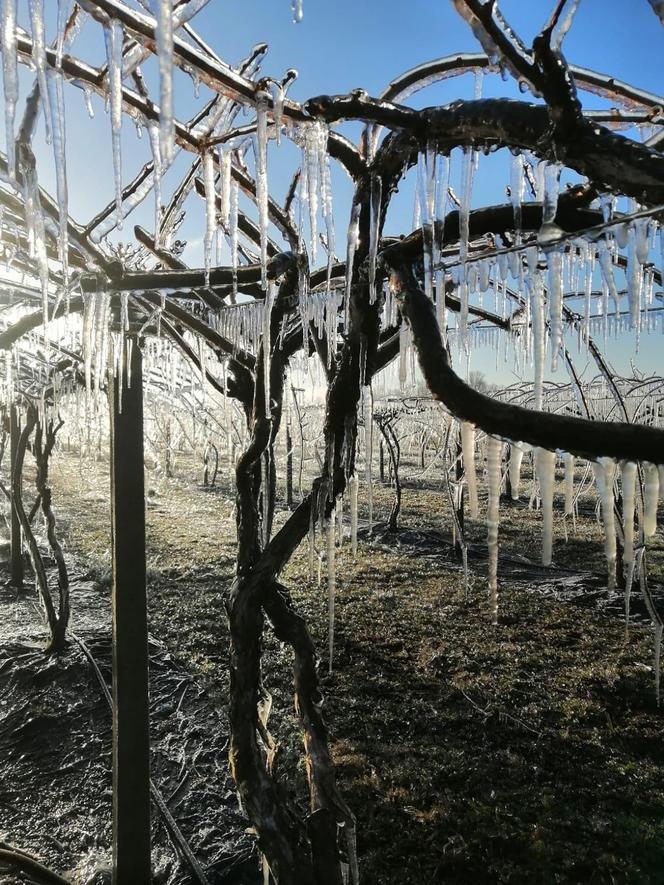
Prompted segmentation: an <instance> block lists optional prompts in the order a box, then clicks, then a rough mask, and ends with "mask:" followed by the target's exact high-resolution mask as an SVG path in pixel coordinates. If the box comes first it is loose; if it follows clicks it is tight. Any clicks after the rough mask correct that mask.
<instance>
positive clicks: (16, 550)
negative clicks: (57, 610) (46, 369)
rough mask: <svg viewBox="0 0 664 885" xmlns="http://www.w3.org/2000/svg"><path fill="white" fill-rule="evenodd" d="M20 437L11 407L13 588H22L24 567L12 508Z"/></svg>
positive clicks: (15, 409)
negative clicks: (15, 466)
mask: <svg viewBox="0 0 664 885" xmlns="http://www.w3.org/2000/svg"><path fill="white" fill-rule="evenodd" d="M20 435H21V416H20V413H19V409H18V406H17V405H15V404H14V405H13V406H12V407H11V409H10V412H9V459H10V471H11V482H10V488H11V500H12V508H11V509H12V522H11V539H10V546H11V581H12V584H13V585H14V586H15V587H22V586H23V577H24V566H23V543H22V539H21V522H20V520H19V518H18V513H17V512H16V508H15V507H14V498H15V497H16V496H17V495H20V494H21V483H20V482H19V483H16V485H15V484H14V465H15V464H16V451H17V449H18V440H19V437H20Z"/></svg>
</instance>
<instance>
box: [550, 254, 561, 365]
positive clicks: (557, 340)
mask: <svg viewBox="0 0 664 885" xmlns="http://www.w3.org/2000/svg"><path fill="white" fill-rule="evenodd" d="M547 264H548V267H549V320H550V323H551V368H552V370H553V371H554V372H555V370H556V368H557V367H558V353H559V352H560V346H561V344H562V340H563V326H562V317H563V256H562V253H561V252H560V251H559V250H558V249H556V248H553V249H551V250H550V251H549V252H548V254H547Z"/></svg>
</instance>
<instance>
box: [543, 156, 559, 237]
mask: <svg viewBox="0 0 664 885" xmlns="http://www.w3.org/2000/svg"><path fill="white" fill-rule="evenodd" d="M543 162H544V163H545V166H544V203H543V206H542V227H543V228H544V235H545V238H546V237H547V235H548V231H549V228H550V225H553V224H555V220H556V213H557V212H558V196H559V194H560V166H559V165H558V163H547V162H546V161H543Z"/></svg>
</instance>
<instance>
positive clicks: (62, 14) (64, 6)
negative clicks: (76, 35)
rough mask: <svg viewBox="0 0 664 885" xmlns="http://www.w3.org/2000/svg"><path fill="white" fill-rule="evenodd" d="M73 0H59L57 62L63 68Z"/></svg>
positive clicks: (56, 43)
mask: <svg viewBox="0 0 664 885" xmlns="http://www.w3.org/2000/svg"><path fill="white" fill-rule="evenodd" d="M70 7H71V0H58V35H57V39H56V41H55V64H56V67H58V68H62V55H63V53H64V49H65V35H66V31H67V22H68V20H69V9H70Z"/></svg>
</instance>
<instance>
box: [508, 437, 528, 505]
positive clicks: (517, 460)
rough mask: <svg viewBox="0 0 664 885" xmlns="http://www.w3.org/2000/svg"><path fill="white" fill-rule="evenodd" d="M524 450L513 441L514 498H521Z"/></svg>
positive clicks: (511, 463) (512, 474) (511, 453)
mask: <svg viewBox="0 0 664 885" xmlns="http://www.w3.org/2000/svg"><path fill="white" fill-rule="evenodd" d="M524 454H525V453H524V450H523V448H522V447H521V446H520V445H519V444H518V443H512V445H511V446H510V486H511V492H512V500H513V501H518V500H519V490H520V488H521V464H522V462H523V456H524Z"/></svg>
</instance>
